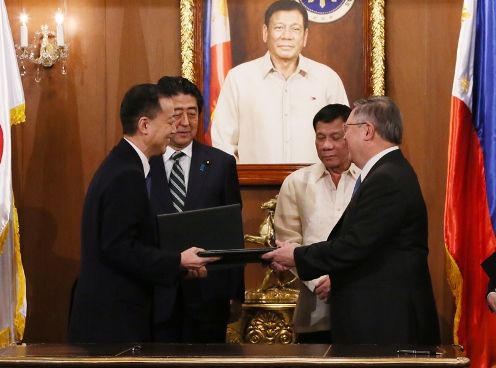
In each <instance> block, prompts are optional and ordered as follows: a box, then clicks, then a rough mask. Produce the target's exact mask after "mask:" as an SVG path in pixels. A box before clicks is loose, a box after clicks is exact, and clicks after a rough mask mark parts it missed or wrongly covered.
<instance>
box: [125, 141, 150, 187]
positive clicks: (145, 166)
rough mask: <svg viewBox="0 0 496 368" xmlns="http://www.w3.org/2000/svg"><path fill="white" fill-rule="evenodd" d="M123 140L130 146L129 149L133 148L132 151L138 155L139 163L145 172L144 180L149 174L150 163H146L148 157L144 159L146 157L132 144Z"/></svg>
mask: <svg viewBox="0 0 496 368" xmlns="http://www.w3.org/2000/svg"><path fill="white" fill-rule="evenodd" d="M124 139H125V141H126V142H127V143H129V144H130V145H131V147H133V148H134V150H135V151H136V153H137V154H138V156H139V158H140V160H141V163H142V164H143V171H144V172H145V178H146V177H147V176H148V173H149V172H150V163H149V162H148V157H146V155H145V154H144V153H143V152H141V150H140V149H139V148H138V147H137V146H136V145H135V144H134V143H133V142H131V141H130V140H129V139H127V138H124Z"/></svg>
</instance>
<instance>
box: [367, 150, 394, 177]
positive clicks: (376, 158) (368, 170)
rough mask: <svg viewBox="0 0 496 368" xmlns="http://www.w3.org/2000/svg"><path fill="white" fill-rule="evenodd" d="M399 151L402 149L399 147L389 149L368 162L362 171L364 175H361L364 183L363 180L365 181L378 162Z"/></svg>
mask: <svg viewBox="0 0 496 368" xmlns="http://www.w3.org/2000/svg"><path fill="white" fill-rule="evenodd" d="M397 149H400V148H399V147H398V146H393V147H389V148H387V149H385V150H383V151H381V152H379V153H378V154H376V155H375V156H373V157H372V158H371V159H370V160H368V161H367V163H366V164H365V166H364V167H363V169H362V173H361V174H360V175H361V179H362V182H363V179H365V177H366V176H367V174H368V173H369V172H370V170H371V169H372V167H373V166H374V165H375V164H376V163H377V161H379V160H380V159H381V158H382V157H384V156H386V155H387V154H388V153H389V152H392V151H395V150H397Z"/></svg>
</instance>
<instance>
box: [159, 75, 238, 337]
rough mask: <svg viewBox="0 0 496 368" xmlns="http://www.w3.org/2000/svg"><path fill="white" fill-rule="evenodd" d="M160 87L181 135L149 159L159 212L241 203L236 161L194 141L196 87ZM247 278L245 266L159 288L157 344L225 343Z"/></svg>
mask: <svg viewBox="0 0 496 368" xmlns="http://www.w3.org/2000/svg"><path fill="white" fill-rule="evenodd" d="M158 84H159V88H160V89H161V91H163V92H164V93H166V94H167V95H171V96H172V99H173V102H174V114H175V116H176V124H177V130H176V133H175V134H174V135H173V136H171V143H170V145H169V147H167V150H166V152H165V154H164V155H163V156H159V157H154V158H152V160H150V166H151V171H150V175H151V178H152V181H151V196H150V200H151V202H152V206H153V208H154V210H155V212H156V213H157V214H163V213H174V212H181V211H188V210H196V209H202V208H208V207H216V206H222V205H227V204H234V203H241V194H240V191H239V183H238V175H237V171H236V161H235V159H234V157H233V156H231V155H229V154H227V153H224V152H222V151H220V150H218V149H216V148H213V147H209V146H206V145H204V144H201V143H199V142H197V141H196V140H194V138H195V136H196V133H197V129H198V122H199V116H200V113H201V110H202V107H203V97H202V95H201V93H200V91H199V90H198V88H197V87H196V86H195V85H194V84H193V83H191V82H190V81H189V80H187V79H186V78H183V77H163V78H161V79H160V81H159V83H158ZM191 231H199V232H201V231H202V229H191ZM243 274H244V270H243V267H236V268H230V269H227V270H215V271H214V270H211V271H209V272H208V277H207V278H204V279H201V280H198V279H195V280H183V281H181V282H180V283H179V284H178V285H174V286H172V287H157V288H156V294H155V295H156V300H155V314H154V341H157V342H186V343H222V342H225V338H226V327H227V323H228V320H229V317H230V309H231V308H232V310H233V311H234V310H239V306H240V303H241V301H243V299H244V277H243ZM236 307H238V308H236Z"/></svg>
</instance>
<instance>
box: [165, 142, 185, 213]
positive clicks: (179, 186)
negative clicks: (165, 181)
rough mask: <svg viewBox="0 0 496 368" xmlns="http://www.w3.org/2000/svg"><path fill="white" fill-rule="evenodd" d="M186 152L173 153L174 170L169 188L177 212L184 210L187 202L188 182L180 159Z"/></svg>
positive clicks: (170, 177)
mask: <svg viewBox="0 0 496 368" xmlns="http://www.w3.org/2000/svg"><path fill="white" fill-rule="evenodd" d="M184 155H185V154H184V153H183V152H181V151H176V152H174V153H173V154H172V156H171V158H170V159H171V160H174V164H173V165H172V170H171V173H170V176H169V190H170V193H171V198H172V205H173V206H174V208H175V209H176V211H177V212H183V209H184V203H185V202H186V184H185V180H184V172H183V168H182V167H181V165H180V164H179V159H180V158H181V157H183V156H184Z"/></svg>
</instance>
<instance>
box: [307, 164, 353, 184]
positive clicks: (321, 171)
mask: <svg viewBox="0 0 496 368" xmlns="http://www.w3.org/2000/svg"><path fill="white" fill-rule="evenodd" d="M327 175H329V172H328V171H327V169H326V167H325V166H324V164H323V163H322V161H321V162H318V163H316V164H315V165H314V167H313V169H312V178H313V181H314V182H316V181H317V180H319V179H321V178H322V177H325V176H327ZM341 175H350V176H351V177H352V178H353V179H355V180H357V179H358V177H359V176H360V169H359V168H358V166H356V165H355V164H354V163H353V162H352V163H351V165H350V167H349V168H348V169H347V170H345V171H343V173H342V174H341Z"/></svg>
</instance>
